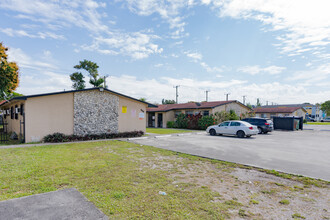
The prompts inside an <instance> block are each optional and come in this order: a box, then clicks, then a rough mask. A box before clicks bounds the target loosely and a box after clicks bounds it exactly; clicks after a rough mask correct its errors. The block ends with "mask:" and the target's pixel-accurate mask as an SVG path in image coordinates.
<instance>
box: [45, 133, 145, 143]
mask: <svg viewBox="0 0 330 220" xmlns="http://www.w3.org/2000/svg"><path fill="white" fill-rule="evenodd" d="M143 134H144V132H143V131H129V132H120V133H103V134H86V135H85V136H78V135H74V134H73V135H65V134H62V133H54V134H49V135H47V136H45V137H44V139H43V140H44V142H48V143H59V142H69V141H70V142H72V141H88V140H99V139H113V138H129V137H141V136H142V135H143Z"/></svg>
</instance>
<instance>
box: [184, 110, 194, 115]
mask: <svg viewBox="0 0 330 220" xmlns="http://www.w3.org/2000/svg"><path fill="white" fill-rule="evenodd" d="M193 114H194V112H193V111H186V115H193Z"/></svg>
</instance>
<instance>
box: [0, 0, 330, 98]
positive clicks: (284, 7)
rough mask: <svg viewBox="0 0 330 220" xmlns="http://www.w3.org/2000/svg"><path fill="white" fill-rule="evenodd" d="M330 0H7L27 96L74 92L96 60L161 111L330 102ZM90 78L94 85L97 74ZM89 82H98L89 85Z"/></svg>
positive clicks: (0, 25)
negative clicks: (79, 72) (174, 104)
mask: <svg viewBox="0 0 330 220" xmlns="http://www.w3.org/2000/svg"><path fill="white" fill-rule="evenodd" d="M329 8H330V2H329V1H327V0H314V1H309V0H290V1H287V0H276V1H273V0H186V1H184V0H172V1H166V0H114V1H93V0H48V1H46V0H45V1H42V0H1V1H0V41H2V42H3V43H4V45H5V46H7V47H9V51H8V54H9V58H10V60H13V61H15V62H17V63H18V65H19V67H20V73H21V76H20V80H21V82H20V86H19V88H18V89H17V91H18V92H20V93H23V94H24V95H30V94H37V93H47V92H55V91H63V90H64V89H65V90H70V89H71V85H72V83H71V81H70V79H69V75H70V74H71V73H73V72H75V69H74V68H73V66H74V65H76V64H78V63H79V61H80V60H83V59H87V60H91V61H93V62H96V63H97V64H98V65H99V66H100V68H99V73H100V75H107V76H109V77H108V78H107V84H108V86H109V89H112V90H114V91H117V92H120V93H124V94H126V95H130V96H133V97H135V98H141V97H144V98H146V99H147V100H148V101H150V102H158V103H160V102H161V100H162V98H165V99H175V89H174V88H173V86H175V85H180V87H179V102H187V101H203V100H205V91H206V90H209V91H210V92H209V100H210V101H215V100H224V99H225V95H224V94H225V93H230V95H229V99H231V100H232V99H236V100H239V101H242V100H243V98H242V96H243V95H245V96H246V101H247V102H249V103H251V104H255V103H256V99H257V98H259V99H260V100H261V102H262V103H263V104H266V103H267V101H268V103H270V104H271V103H278V104H288V103H302V102H310V103H320V102H324V101H326V100H329V99H330V13H329ZM86 77H87V78H88V76H87V74H86ZM86 81H88V80H86Z"/></svg>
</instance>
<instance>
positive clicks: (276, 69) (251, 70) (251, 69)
mask: <svg viewBox="0 0 330 220" xmlns="http://www.w3.org/2000/svg"><path fill="white" fill-rule="evenodd" d="M284 70H286V67H280V66H268V67H264V68H262V67H260V66H259V65H255V66H244V67H240V68H238V69H237V71H239V72H243V73H248V74H251V75H256V74H259V73H268V74H270V75H276V74H280V73H281V72H283V71H284Z"/></svg>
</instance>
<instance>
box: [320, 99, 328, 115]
mask: <svg viewBox="0 0 330 220" xmlns="http://www.w3.org/2000/svg"><path fill="white" fill-rule="evenodd" d="M321 110H322V111H324V112H326V113H327V115H328V116H329V115H330V100H328V101H326V102H324V103H322V104H321Z"/></svg>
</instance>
